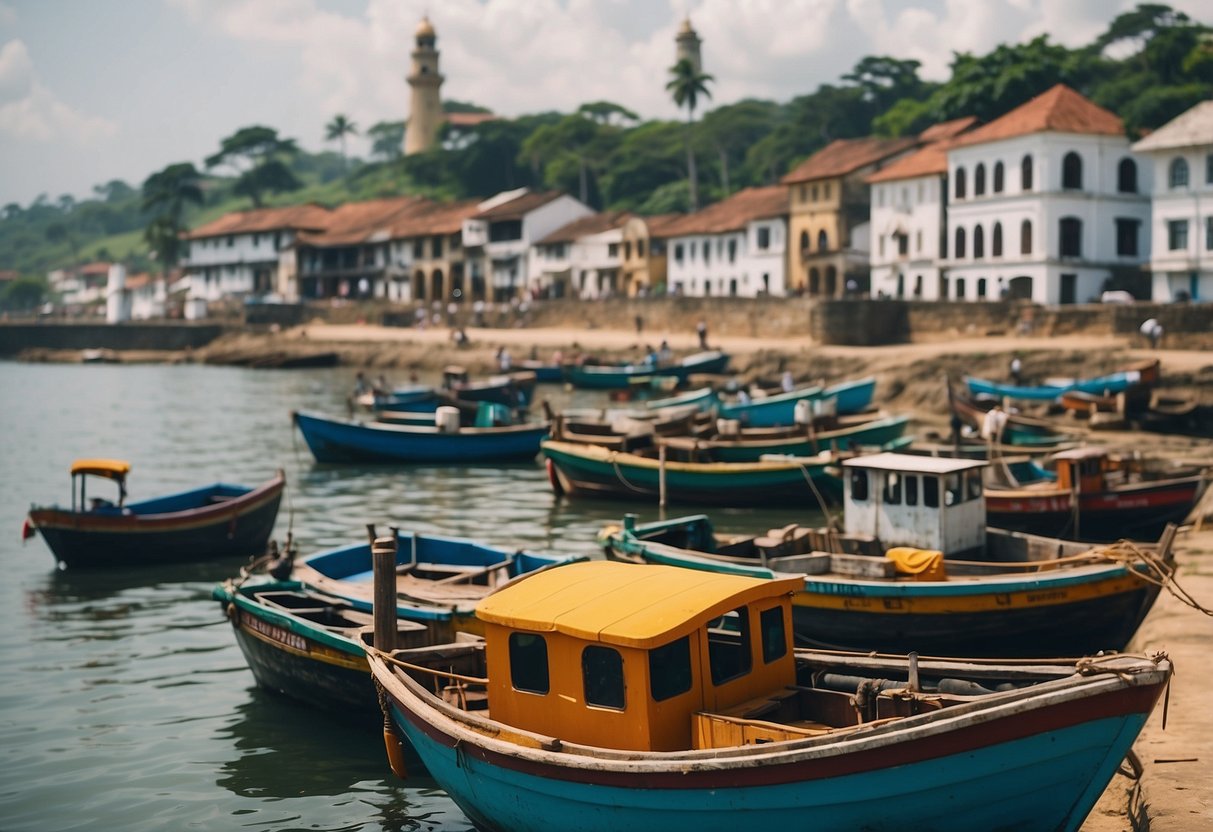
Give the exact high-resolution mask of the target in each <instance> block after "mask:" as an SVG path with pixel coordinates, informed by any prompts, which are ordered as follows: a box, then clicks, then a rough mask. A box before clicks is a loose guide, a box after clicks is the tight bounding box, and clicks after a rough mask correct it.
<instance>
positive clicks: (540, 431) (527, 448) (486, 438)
mask: <svg viewBox="0 0 1213 832" xmlns="http://www.w3.org/2000/svg"><path fill="white" fill-rule="evenodd" d="M291 418H292V419H293V420H294V422H295V424H296V425H298V426H299V431H300V432H301V433H302V434H303V438H304V440H305V441H306V442H307V446H308V447H309V448H310V449H311V451H312V455H313V456H315V457H316V461H317V462H391V463H401V462H405V463H407V462H418V463H458V464H466V465H475V464H478V463H483V462H506V461H510V460H526V459H532V458H534V457H535V455H536V454H538V453H539V443H540V442H542V441H543V439H544V438H545V437H546V436H547V435H548V426H547V423H539V424H525V425H507V426H504V427H485V428H476V427H472V428H465V427H458V428H457V429H455V430H449V431H448V430H444V429H441V428H439V427H438V426H437V425H396V424H387V423H384V422H374V421H372V422H361V421H357V420H354V419H342V418H334V417H328V416H320V415H318V414H309V413H302V412H298V411H296V412H293V413H292V414H291Z"/></svg>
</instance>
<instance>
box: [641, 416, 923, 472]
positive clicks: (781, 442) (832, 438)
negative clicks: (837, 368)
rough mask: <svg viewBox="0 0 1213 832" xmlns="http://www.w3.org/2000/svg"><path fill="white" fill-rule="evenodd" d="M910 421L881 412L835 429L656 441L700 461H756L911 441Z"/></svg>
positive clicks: (806, 429)
mask: <svg viewBox="0 0 1213 832" xmlns="http://www.w3.org/2000/svg"><path fill="white" fill-rule="evenodd" d="M909 422H910V419H909V417H908V416H878V418H875V419H869V420H866V421H862V422H857V423H855V424H848V425H842V426H838V427H834V428H833V429H818V428H817V427H815V426H812V425H810V426H804V427H801V428H799V429H797V430H794V431H786V432H785V431H776V432H774V434H775V435H767V434H768V432H767V431H764V430H762V429H759V430H757V431H747V430H745V429H741V430H739V431H737V433H735V434H725V433H720V432H719V431H717V432H716V433H715V434H714V435H712V436H709V437H699V436H668V437H659V438H658V439H657V444H658V445H664V446H665V447H666V448H668V449H669V450H670V451H676V452H677V454H678V456H677V457H672V458H686V459H689V460H690V461H699V462H709V461H710V462H757V461H758V460H760V459H761V458H762V457H763V456H770V455H784V456H795V457H808V456H816V455H817V454H819V453H821V452H822V451H826V450H829V451H846V450H850V449H852V448H857V447H888V446H891V445H895V444H899V443H900V442H901V441H902V440H903V439H904V441H905V442H906V443H908V442H909V441H910V439H908V438H906V437H905V436H904V434H905V430H906V426H907V425H908V424H909ZM717 424H718V425H719V424H720V423H719V422H717Z"/></svg>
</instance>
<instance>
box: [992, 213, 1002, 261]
mask: <svg viewBox="0 0 1213 832" xmlns="http://www.w3.org/2000/svg"><path fill="white" fill-rule="evenodd" d="M990 256H991V257H1002V223H1000V222H996V223H994V232H993V235H992V239H991V240H990Z"/></svg>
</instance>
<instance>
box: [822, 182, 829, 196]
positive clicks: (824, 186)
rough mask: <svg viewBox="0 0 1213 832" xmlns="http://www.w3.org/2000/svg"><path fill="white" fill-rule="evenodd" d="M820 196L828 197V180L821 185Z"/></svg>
mask: <svg viewBox="0 0 1213 832" xmlns="http://www.w3.org/2000/svg"><path fill="white" fill-rule="evenodd" d="M821 198H822V199H829V198H830V183H829V182H827V183H825V184H824V185H822V186H821Z"/></svg>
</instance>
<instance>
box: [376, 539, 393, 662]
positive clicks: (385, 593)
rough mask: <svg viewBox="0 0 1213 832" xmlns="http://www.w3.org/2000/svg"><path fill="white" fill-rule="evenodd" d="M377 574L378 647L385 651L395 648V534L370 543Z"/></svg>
mask: <svg viewBox="0 0 1213 832" xmlns="http://www.w3.org/2000/svg"><path fill="white" fill-rule="evenodd" d="M371 565H372V569H373V570H374V571H373V574H374V576H375V589H374V599H375V606H374V619H375V646H376V647H377V648H379V649H380V650H382V651H383V652H385V653H391V652H392V651H393V650H395V649H396V536H395V535H392V536H391V537H377V538H375V542H374V543H372V544H371Z"/></svg>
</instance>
